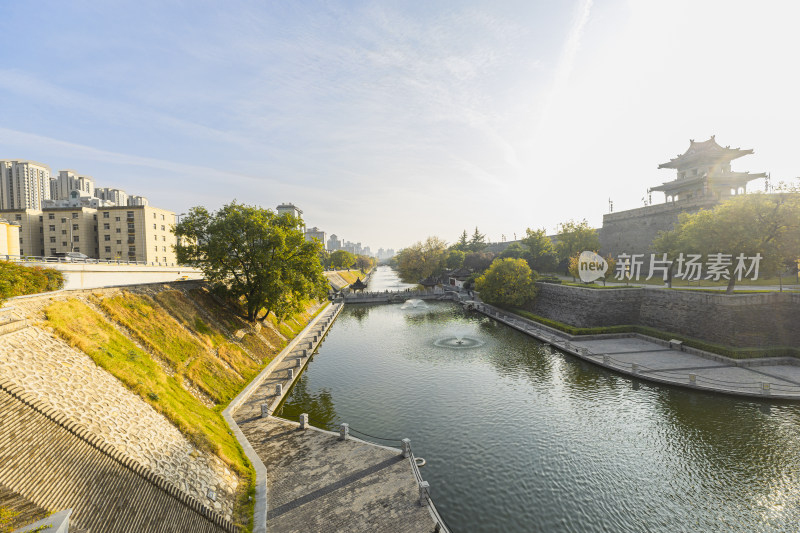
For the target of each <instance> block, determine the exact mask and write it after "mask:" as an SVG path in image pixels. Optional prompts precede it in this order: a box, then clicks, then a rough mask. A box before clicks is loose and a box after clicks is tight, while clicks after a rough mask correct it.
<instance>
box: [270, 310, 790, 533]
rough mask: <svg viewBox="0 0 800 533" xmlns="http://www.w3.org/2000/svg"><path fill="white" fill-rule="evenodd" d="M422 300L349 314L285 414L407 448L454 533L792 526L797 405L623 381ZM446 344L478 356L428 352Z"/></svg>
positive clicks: (484, 321)
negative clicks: (463, 342) (402, 442)
mask: <svg viewBox="0 0 800 533" xmlns="http://www.w3.org/2000/svg"><path fill="white" fill-rule="evenodd" d="M429 304H430V309H428V310H425V311H423V312H419V311H415V310H401V309H400V306H399V305H376V306H371V307H362V306H358V307H356V306H347V307H346V308H345V310H344V311H343V313H342V315H340V318H339V319H338V320H337V322H336V325H335V326H334V328H333V330H332V331H331V332H330V334H329V335H328V337H326V343H325V345H324V347H323V348H322V349H321V350H320V352H319V354H318V355H317V356H315V359H314V361H313V362H312V364H311V365H310V366H309V368H308V370H307V371H306V372H305V373H304V374H303V376H301V379H300V380H299V381H298V385H297V386H296V387H295V389H293V390H292V391H291V394H290V396H289V398H288V399H287V402H286V406H285V407H284V410H285V411H284V412H286V413H288V416H295V417H296V416H297V415H299V413H301V412H309V413H311V414H312V417H314V418H320V419H324V420H325V421H326V423H327V424H329V425H328V427H333V425H334V424H336V423H337V422H341V421H346V422H349V423H351V424H352V425H353V426H354V427H359V428H360V429H362V430H363V431H365V432H368V433H370V434H374V435H391V436H408V437H410V438H411V439H412V441H413V442H414V448H415V450H416V451H418V452H419V453H420V454H421V455H424V457H425V458H426V459H427V460H428V466H426V468H425V472H424V475H425V477H426V479H427V480H428V481H430V483H431V486H432V487H433V488H434V494H435V500H436V503H437V506H438V507H439V508H440V510H441V511H442V512H443V513H444V514H445V516H446V517H447V520H448V522H449V523H451V525H452V526H453V528H454V530H455V531H470V532H472V531H476V532H482V531H485V532H489V531H510V532H527V531H548V532H549V531H579V532H601V531H615V532H616V531H658V532H665V533H666V532H672V531H720V532H722V531H782V530H787V531H791V530H794V529H795V525H796V524H797V523H799V522H800V511H799V510H800V494H798V490H799V489H798V487H800V440H798V438H797V435H798V430H800V409H798V407H797V406H795V405H791V404H781V403H773V404H771V406H770V407H769V408H765V404H764V403H763V402H757V401H746V400H741V399H736V398H732V397H725V396H719V395H712V394H706V393H702V392H698V391H691V390H686V389H678V388H672V387H664V386H660V385H656V384H652V383H648V382H644V381H633V380H631V379H630V378H628V377H626V376H620V375H618V374H614V373H612V372H609V371H607V370H605V369H602V368H600V367H595V366H594V365H591V364H589V363H586V362H584V361H581V360H579V359H577V358H574V357H571V356H566V355H564V354H561V353H559V352H557V351H555V350H554V349H553V348H552V347H547V346H544V345H542V344H541V343H538V342H535V341H533V340H531V339H530V338H528V337H527V336H525V335H523V334H521V333H519V332H518V331H516V330H513V329H511V328H508V327H506V326H503V325H501V324H498V323H496V322H494V321H491V320H489V319H486V318H485V317H483V316H482V315H478V314H472V313H465V312H464V311H462V310H461V309H460V308H459V307H457V306H455V305H453V304H449V303H441V302H430V303H429ZM362 309H364V310H366V311H362ZM456 338H461V339H465V338H469V339H475V340H477V341H480V342H481V343H482V344H481V345H480V346H475V347H473V348H470V349H452V348H450V347H447V346H444V347H442V346H438V345H437V344H436V343H437V341H441V340H442V339H456Z"/></svg>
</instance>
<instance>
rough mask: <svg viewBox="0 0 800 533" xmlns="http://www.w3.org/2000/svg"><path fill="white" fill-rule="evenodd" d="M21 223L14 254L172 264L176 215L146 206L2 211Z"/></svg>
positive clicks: (173, 259) (174, 259)
mask: <svg viewBox="0 0 800 533" xmlns="http://www.w3.org/2000/svg"><path fill="white" fill-rule="evenodd" d="M0 218H3V219H6V220H8V221H10V222H12V223H16V224H19V225H20V233H19V248H20V251H19V254H20V255H33V256H52V255H55V254H56V253H60V252H80V253H82V254H86V255H87V256H89V257H91V258H94V259H101V260H109V261H136V262H146V263H161V264H165V263H166V264H175V263H176V257H175V251H174V249H173V246H174V245H175V244H176V239H175V235H174V234H173V233H172V226H173V224H174V222H175V213H173V212H172V211H167V210H166V209H159V208H157V207H151V206H146V205H143V206H114V207H99V208H97V209H94V208H91V207H47V208H45V209H44V210H43V211H38V210H34V209H25V210H2V211H0Z"/></svg>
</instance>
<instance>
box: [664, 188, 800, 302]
mask: <svg viewBox="0 0 800 533" xmlns="http://www.w3.org/2000/svg"><path fill="white" fill-rule="evenodd" d="M798 192H799V191H798V190H797V189H784V190H782V191H781V192H780V193H777V194H764V193H753V194H745V195H741V196H735V197H733V198H730V199H728V200H726V201H725V202H723V203H721V204H719V205H718V206H716V207H714V208H713V209H710V210H701V211H698V212H697V213H693V214H686V213H684V214H682V215H681V216H680V218H679V219H678V223H677V224H676V225H675V227H674V229H673V230H672V231H670V232H665V233H661V234H659V236H658V237H657V238H656V239H655V241H654V242H653V247H654V249H655V250H656V251H658V252H660V253H667V254H668V259H671V260H672V261H673V262H675V260H676V259H677V257H678V254H680V253H684V254H689V253H693V254H701V255H702V256H703V259H705V260H707V261H708V260H710V259H711V257H715V258H717V259H720V261H719V262H718V263H717V267H716V271H718V272H721V274H720V275H719V276H718V279H725V280H727V281H728V287H727V292H728V293H731V292H733V289H734V286H735V285H736V281H738V278H739V277H740V275H741V273H742V272H741V267H742V265H740V264H739V261H738V260H737V258H738V257H739V256H740V255H742V256H743V257H745V258H750V257H755V256H756V254H759V255H760V257H761V260H760V262H759V275H762V274H768V275H769V274H772V275H775V274H780V273H781V272H782V271H784V270H785V269H786V267H787V264H789V263H793V262H796V261H797V259H798V258H800V194H798ZM718 254H723V256H719V255H718ZM751 263H752V261H748V262H746V263H745V264H744V266H745V267H747V268H748V269H749V268H750V265H751ZM674 268H675V265H673V269H674ZM737 268H739V269H740V270H739V271H738V272H737ZM753 274H754V272H753V273H751V275H753ZM703 278H704V279H714V278H717V275H715V274H713V273H711V274H709V273H708V271H707V270H706V274H705V275H704V276H703Z"/></svg>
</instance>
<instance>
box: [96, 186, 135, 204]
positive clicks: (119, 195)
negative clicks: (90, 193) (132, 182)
mask: <svg viewBox="0 0 800 533" xmlns="http://www.w3.org/2000/svg"><path fill="white" fill-rule="evenodd" d="M94 195H95V196H96V197H98V198H100V199H101V200H105V201H107V202H111V203H113V204H114V205H128V193H126V192H125V191H123V190H122V189H113V188H111V187H97V188H96V189H95V190H94Z"/></svg>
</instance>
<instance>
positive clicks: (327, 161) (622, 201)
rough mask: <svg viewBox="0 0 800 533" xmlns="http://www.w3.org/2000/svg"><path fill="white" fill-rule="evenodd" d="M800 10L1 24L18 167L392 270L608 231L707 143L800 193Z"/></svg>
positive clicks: (67, 11) (190, 15) (740, 7)
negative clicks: (305, 237)
mask: <svg viewBox="0 0 800 533" xmlns="http://www.w3.org/2000/svg"><path fill="white" fill-rule="evenodd" d="M796 6H797V4H795V3H793V2H769V1H766V2H758V3H755V2H737V1H719V2H717V1H704V0H697V1H684V0H676V1H671V2H643V1H641V2H640V1H633V0H631V1H620V0H609V1H604V2H600V1H596V2H592V1H587V0H577V1H573V2H568V1H564V2H556V1H533V0H527V1H508V2H502V1H497V2H477V1H473V2H456V1H447V2H384V3H377V2H314V1H303V2H280V3H279V2H264V1H259V2H224V3H222V2H200V1H194V0H193V1H185V2H170V1H158V2H149V1H143V2H142V1H139V2H113V1H111V2H89V1H85V2H83V1H72V2H63V1H58V2H46V1H42V2H23V1H10V0H2V1H0V16H1V17H2V20H3V21H4V24H3V32H2V33H0V60H1V61H0V109H1V110H2V114H1V115H0V117H2V118H0V158H22V159H33V160H37V161H41V162H43V163H47V164H49V165H50V166H51V167H52V169H53V171H54V172H57V171H58V170H59V169H64V168H74V169H76V170H78V171H79V172H82V173H86V174H89V175H92V176H94V177H95V180H96V182H97V184H98V186H112V187H118V188H122V189H125V190H126V191H128V192H129V193H130V194H141V195H144V196H146V197H148V198H149V199H150V200H151V203H152V204H153V205H156V206H159V207H164V208H167V209H172V210H174V211H176V212H178V213H180V212H183V211H186V210H187V209H188V208H189V207H191V206H194V205H205V206H207V207H209V208H211V209H215V208H218V207H220V206H221V205H223V204H224V203H227V202H229V201H230V200H233V199H237V200H239V201H241V202H245V203H250V204H258V205H262V206H266V207H273V208H274V207H275V206H276V205H277V204H279V203H281V202H287V201H289V202H294V203H295V204H296V205H298V206H299V207H300V208H301V209H303V210H304V212H305V219H306V223H307V224H308V225H309V226H319V227H320V228H322V229H324V230H326V231H327V232H328V233H336V234H337V235H339V236H340V237H343V238H344V239H347V240H352V241H360V242H362V243H363V244H366V245H370V246H372V248H373V249H377V248H378V247H393V248H401V247H403V246H405V245H408V244H411V243H413V242H415V241H417V240H420V239H424V238H425V237H426V236H428V235H438V236H440V237H442V238H444V239H445V240H448V241H451V242H452V241H454V240H455V239H456V238H457V236H458V234H459V233H460V231H461V230H462V229H464V228H467V229H468V230H470V231H471V229H472V228H474V226H476V225H477V226H479V227H480V229H481V231H483V232H484V233H486V234H487V235H488V237H489V238H490V239H491V240H495V241H496V240H500V239H501V238H502V236H503V235H505V237H506V239H512V238H513V237H514V234H515V233H516V235H517V236H518V237H519V236H520V235H521V234H523V233H524V230H525V228H526V227H545V228H546V229H547V230H548V231H554V229H555V226H556V225H557V224H558V223H559V222H562V221H565V220H567V219H570V218H575V219H581V218H587V219H588V220H589V221H590V222H591V223H592V224H594V225H596V226H599V225H600V224H601V221H602V214H603V213H605V212H607V211H608V199H609V197H610V198H612V199H613V200H614V204H615V210H617V211H618V210H622V209H627V208H633V207H638V206H641V205H642V198H643V197H644V196H645V194H646V189H647V187H649V186H654V185H658V184H660V183H662V182H664V181H668V180H670V179H673V175H672V173H671V172H670V171H667V170H657V168H656V167H657V165H658V164H659V163H662V162H665V161H667V160H668V159H669V158H670V157H674V156H675V155H677V154H678V153H680V152H683V151H685V149H686V148H687V147H688V143H689V139H690V138H691V139H696V140H705V139H707V138H708V137H709V136H710V135H712V134H715V135H716V138H717V140H718V142H719V143H720V144H722V145H732V146H734V147H742V148H753V149H755V151H756V153H755V154H754V155H752V156H748V157H746V158H743V159H741V160H739V161H737V162H735V163H734V168H735V169H737V170H750V171H753V172H760V171H767V172H771V174H772V177H773V180H774V181H777V180H780V179H783V180H790V179H793V178H795V177H796V176H800V162H798V157H797V150H798V146H800V142H799V141H800V127H798V125H800V105H798V100H797V98H798V91H797V88H798V81H800V74H798V69H797V67H796V65H797V64H800V57H798V55H800V32H797V31H796V27H795V25H796V21H797V20H798V15H800V9H798V7H796ZM753 186H754V188H761V187H763V183H759V182H756V183H755V184H754V185H753ZM653 200H654V201H655V202H660V201H663V195H661V194H660V193H659V194H654V195H653Z"/></svg>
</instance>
